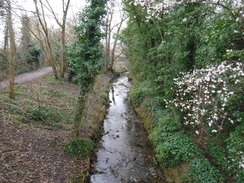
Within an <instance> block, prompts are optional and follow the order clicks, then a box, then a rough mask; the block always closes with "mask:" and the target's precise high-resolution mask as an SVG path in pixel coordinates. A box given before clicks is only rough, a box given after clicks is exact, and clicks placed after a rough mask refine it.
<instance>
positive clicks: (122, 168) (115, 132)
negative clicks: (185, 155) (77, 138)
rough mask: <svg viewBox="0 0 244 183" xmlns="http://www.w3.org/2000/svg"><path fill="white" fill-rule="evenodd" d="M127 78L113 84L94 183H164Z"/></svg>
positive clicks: (97, 154)
mask: <svg viewBox="0 0 244 183" xmlns="http://www.w3.org/2000/svg"><path fill="white" fill-rule="evenodd" d="M129 91H130V83H129V82H128V77H127V76H126V75H124V76H121V77H119V78H118V79H117V80H116V81H114V82H113V84H112V87H111V90H110V92H109V99H110V106H109V108H108V114H107V116H106V119H105V120H104V134H103V137H102V139H101V142H100V146H99V148H98V151H97V153H96V158H97V159H96V161H95V162H94V165H95V168H94V170H93V174H92V175H91V177H90V182H91V183H130V182H131V183H143V182H145V183H146V182H147V183H148V182H150V183H163V182H164V181H163V175H162V173H161V170H160V169H159V167H158V165H157V163H156V161H155V158H154V156H155V152H154V150H153V147H152V144H151V142H150V141H149V139H148V138H147V135H148V134H147V131H146V129H145V128H144V127H143V124H142V123H141V122H140V120H139V118H138V116H137V115H136V114H135V112H134V109H133V106H132V104H131V101H130V98H129Z"/></svg>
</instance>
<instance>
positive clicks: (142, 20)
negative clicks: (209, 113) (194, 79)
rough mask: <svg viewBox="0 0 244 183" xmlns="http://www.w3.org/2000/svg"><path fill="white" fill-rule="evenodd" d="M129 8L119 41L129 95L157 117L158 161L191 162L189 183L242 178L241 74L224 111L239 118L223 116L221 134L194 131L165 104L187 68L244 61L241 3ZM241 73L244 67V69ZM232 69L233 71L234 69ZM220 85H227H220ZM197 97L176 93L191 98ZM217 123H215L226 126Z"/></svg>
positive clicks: (128, 2) (133, 3)
mask: <svg viewBox="0 0 244 183" xmlns="http://www.w3.org/2000/svg"><path fill="white" fill-rule="evenodd" d="M172 2H173V1H172ZM124 5H125V10H126V11H127V12H128V15H129V17H130V19H129V21H128V26H127V28H126V29H125V30H124V31H123V33H122V36H121V37H122V38H121V39H122V41H123V42H124V43H125V45H126V46H127V47H126V49H127V51H128V53H129V61H130V72H131V74H132V75H133V77H134V85H133V89H132V92H131V98H132V100H133V102H134V104H135V106H136V107H138V106H140V105H144V106H146V107H147V108H148V110H149V111H151V112H152V114H153V118H154V124H155V123H156V127H155V128H154V132H153V133H152V134H151V139H152V140H153V142H154V145H155V147H156V151H157V158H158V160H159V162H160V164H161V165H162V166H163V167H173V166H176V165H180V164H182V163H187V162H189V161H190V160H191V161H190V163H189V164H188V165H189V168H188V172H187V173H186V175H185V176H184V178H183V179H182V180H184V181H185V182H221V181H235V182H236V181H239V182H240V181H241V180H243V175H242V173H241V169H242V166H243V163H241V162H242V161H243V144H241V140H240V139H243V133H241V132H240V129H241V126H242V124H243V119H244V118H243V111H244V108H243V94H241V93H243V82H244V81H243V76H240V79H239V80H240V82H239V81H238V83H237V84H235V82H230V83H232V84H230V85H229V86H228V87H229V89H231V90H233V91H234V90H235V94H234V95H231V96H230V97H229V98H228V105H227V106H226V108H225V111H226V112H227V113H228V116H232V117H233V119H241V120H239V121H235V123H234V124H231V123H232V122H231V121H228V118H227V119H225V120H227V121H228V122H227V123H226V124H227V125H225V126H224V129H221V130H219V131H218V133H217V134H212V131H211V130H203V132H201V133H199V135H198V134H196V129H193V128H191V127H189V126H186V125H184V123H185V122H186V121H185V119H184V116H185V115H186V111H182V110H180V109H179V108H178V107H176V106H170V107H169V108H168V109H167V107H166V105H167V103H166V102H165V101H173V100H174V99H175V98H176V97H177V96H176V93H177V92H176V91H175V89H176V85H175V80H174V78H179V80H183V79H182V78H183V77H184V74H182V73H186V72H187V73H189V74H192V73H193V72H195V71H196V70H197V69H198V70H201V69H203V70H204V69H207V68H210V67H217V66H218V65H221V63H223V61H228V62H229V63H232V64H233V65H235V64H237V63H241V62H242V61H243V53H244V52H243V45H244V44H243V43H244V41H243V34H242V28H243V26H242V23H243V22H242V21H243V19H242V18H241V17H242V16H241V12H242V11H241V10H242V6H241V4H238V3H236V2H234V1H232V0H227V1H208V0H196V1H191V0H190V1H189V0H182V1H175V2H173V3H171V4H169V5H167V3H166V2H164V1H162V0H158V1H154V2H150V3H149V1H139V0H124ZM231 70H233V72H232V71H231ZM239 71H240V72H243V66H240V70H239ZM230 72H232V73H233V74H234V73H235V71H234V68H230ZM180 73H181V74H180ZM202 74H203V77H206V76H205V74H206V73H205V74H204V73H202ZM213 74H214V73H213ZM205 84H206V82H205V83H204V85H205ZM216 88H218V89H219V90H223V89H224V88H225V86H222V85H221V84H220V83H218V82H217V83H216ZM183 91H184V89H183V90H182V92H183ZM241 91H242V92H241ZM192 94H194V92H190V93H187V94H186V95H185V96H184V97H183V98H181V97H180V96H178V98H179V99H180V100H182V101H184V102H186V101H187V100H189V99H191V98H192V97H193V95H192ZM213 96H216V95H213ZM211 97H212V96H211ZM211 97H210V99H209V100H211V99H213V98H211ZM214 105H217V106H219V105H221V104H220V103H216V104H214ZM209 110H211V108H209ZM217 120H219V121H216V123H215V124H217V125H220V126H221V121H220V119H217ZM203 122H204V123H206V124H207V122H206V121H204V120H203ZM229 122H230V123H229ZM154 124H153V125H154ZM229 124H230V125H229ZM153 125H152V126H153ZM197 133H198V131H197ZM234 139H235V140H234ZM242 141H243V140H242ZM225 174H226V175H225Z"/></svg>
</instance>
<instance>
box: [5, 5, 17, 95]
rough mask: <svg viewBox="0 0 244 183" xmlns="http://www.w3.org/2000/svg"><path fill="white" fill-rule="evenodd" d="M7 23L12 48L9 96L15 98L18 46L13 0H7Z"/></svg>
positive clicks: (10, 53) (10, 52) (9, 59)
mask: <svg viewBox="0 0 244 183" xmlns="http://www.w3.org/2000/svg"><path fill="white" fill-rule="evenodd" d="M7 4H8V8H7V25H8V30H9V39H10V50H9V52H8V63H9V98H11V99H14V97H15V93H14V74H15V70H14V62H15V55H16V46H15V35H14V29H13V22H12V13H11V1H10V0H7Z"/></svg>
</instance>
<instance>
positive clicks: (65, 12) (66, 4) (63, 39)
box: [46, 0, 70, 77]
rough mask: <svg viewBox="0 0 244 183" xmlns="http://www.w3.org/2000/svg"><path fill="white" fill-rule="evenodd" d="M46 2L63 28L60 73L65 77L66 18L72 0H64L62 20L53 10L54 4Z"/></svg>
mask: <svg viewBox="0 0 244 183" xmlns="http://www.w3.org/2000/svg"><path fill="white" fill-rule="evenodd" d="M46 3H47V5H48V9H49V11H50V12H51V13H52V14H53V16H54V19H55V21H56V22H57V24H58V25H59V27H60V28H61V50H60V51H61V57H60V75H61V77H64V73H65V70H66V61H65V59H66V58H65V46H66V44H65V42H66V40H65V38H66V37H65V36H66V19H67V14H68V9H69V4H70V0H67V2H65V0H62V11H63V12H62V13H63V17H62V20H61V21H60V20H59V19H58V16H57V14H56V13H55V11H54V10H53V8H52V6H51V4H50V3H49V1H48V0H46Z"/></svg>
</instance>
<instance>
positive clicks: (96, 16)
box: [68, 0, 106, 136]
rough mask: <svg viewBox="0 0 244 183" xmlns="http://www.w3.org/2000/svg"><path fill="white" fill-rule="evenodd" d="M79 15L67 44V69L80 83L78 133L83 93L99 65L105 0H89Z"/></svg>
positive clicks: (77, 131) (101, 57)
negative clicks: (72, 38)
mask: <svg viewBox="0 0 244 183" xmlns="http://www.w3.org/2000/svg"><path fill="white" fill-rule="evenodd" d="M89 3H90V4H89V5H88V6H87V7H86V8H85V9H84V11H83V12H82V13H81V14H80V15H79V21H80V24H79V26H77V27H75V33H76V41H75V42H74V43H73V44H72V45H70V46H69V47H68V65H69V66H68V69H69V70H70V71H71V72H72V73H74V75H75V76H76V77H77V80H78V82H79V84H80V94H79V98H78V111H77V114H76V117H75V125H74V128H75V130H76V136H79V130H80V127H81V126H82V125H81V119H82V117H83V116H84V105H85V97H86V94H87V93H88V92H89V91H90V90H91V88H92V86H93V83H94V81H95V78H96V76H97V74H98V73H99V72H100V71H101V68H102V64H103V63H102V59H103V48H102V45H101V42H100V41H101V39H102V37H103V34H102V31H101V27H102V26H103V17H104V15H105V13H106V11H105V4H106V0H90V1H89Z"/></svg>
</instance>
